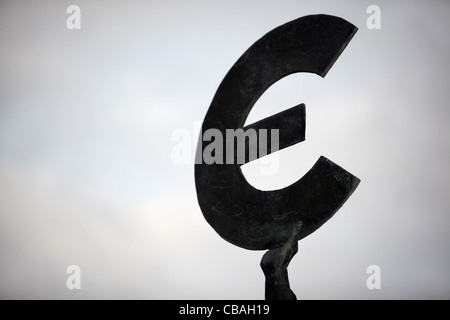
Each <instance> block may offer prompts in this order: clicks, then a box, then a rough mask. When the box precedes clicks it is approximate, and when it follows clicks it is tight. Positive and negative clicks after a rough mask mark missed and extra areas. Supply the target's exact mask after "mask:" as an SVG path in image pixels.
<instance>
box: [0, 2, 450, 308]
mask: <svg viewBox="0 0 450 320" xmlns="http://www.w3.org/2000/svg"><path fill="white" fill-rule="evenodd" d="M71 4H76V5H79V6H80V8H81V30H68V29H67V27H66V19H67V18H68V16H69V15H68V14H67V13H66V8H67V7H68V6H69V5H71ZM371 4H376V5H378V6H379V7H380V8H381V29H380V30H369V29H367V27H366V20H367V18H368V17H369V14H367V13H366V9H367V7H368V6H369V5H371ZM317 13H324V14H331V15H336V16H340V17H342V18H344V19H346V20H348V21H349V22H351V23H353V24H355V25H356V26H357V27H358V28H359V31H358V32H357V34H356V35H355V37H354V38H353V40H352V41H351V42H350V44H349V45H348V47H347V48H346V50H345V51H344V52H343V54H342V55H341V57H340V58H339V59H338V61H337V62H336V64H335V65H334V66H333V68H332V69H331V70H330V72H329V73H328V75H327V76H326V77H325V78H324V79H322V78H320V77H318V76H315V75H308V74H296V75H292V76H289V77H287V78H285V79H283V80H281V81H280V82H279V83H277V84H275V85H274V86H273V87H271V88H270V89H269V90H268V91H267V92H266V93H265V94H264V96H263V97H262V98H261V99H260V101H258V102H257V104H256V105H255V107H254V109H253V111H252V113H251V114H250V116H249V119H248V123H251V122H253V121H256V120H258V119H260V118H262V117H265V116H269V115H271V114H274V113H276V112H278V111H281V110H284V109H286V108H289V107H291V106H293V105H295V104H298V103H301V102H304V103H305V104H306V110H307V120H306V124H307V132H306V141H305V142H303V143H301V144H298V145H295V146H293V147H290V148H288V149H286V150H283V151H281V152H280V163H279V165H280V166H279V171H278V172H277V174H275V175H272V176H262V175H260V174H259V169H260V167H261V166H262V164H261V163H259V162H255V163H251V164H248V165H246V166H245V167H244V168H243V171H244V174H245V175H246V177H247V179H248V180H249V182H251V183H252V184H253V185H254V186H255V187H258V188H261V189H274V188H281V187H285V186H287V185H289V184H290V183H293V182H295V181H296V180H297V179H299V178H300V177H301V176H303V174H305V173H306V172H307V171H308V170H309V169H310V168H311V167H312V165H313V164H314V162H315V161H316V160H317V159H318V158H319V156H321V155H324V156H326V157H328V158H329V159H331V160H332V161H333V162H335V163H336V164H338V165H340V166H342V167H343V168H345V169H346V170H348V171H350V172H351V173H353V174H354V175H356V176H357V177H358V178H360V179H361V180H362V182H361V184H360V185H359V187H358V188H357V190H356V191H355V193H354V194H353V195H352V197H351V198H350V199H349V200H348V201H347V203H346V204H345V205H344V206H343V207H342V209H341V210H340V211H338V213H337V214H336V215H335V216H334V217H333V218H332V219H331V220H329V221H328V222H327V223H326V224H325V225H324V226H323V227H322V228H320V229H319V230H318V231H316V232H315V233H313V234H312V235H310V236H309V237H307V238H306V239H304V240H302V241H300V242H299V252H298V254H297V255H296V256H295V257H294V258H293V260H292V262H291V264H290V266H289V279H290V283H291V288H292V289H293V291H294V292H295V293H296V295H297V297H298V298H299V299H316V298H319V299H383V298H384V299H417V298H425V299H432V298H438V299H449V298H450V276H449V272H448V271H449V270H450V253H449V249H448V247H449V244H450V236H449V233H448V231H449V222H450V218H449V207H450V199H449V190H450V180H449V178H450V171H449V168H448V167H449V163H450V144H449V137H450V135H449V134H450V132H449V131H450V129H449V126H448V123H449V119H450V111H449V106H448V102H449V101H450V93H449V89H448V88H449V82H450V79H449V77H450V76H449V75H450V66H449V63H448V58H449V56H450V40H449V38H448V30H449V29H450V22H449V17H450V3H449V2H448V1H427V2H424V1H395V2H394V1H376V2H369V1H279V0H277V1H263V2H262V1H245V2H244V1H199V0H196V1H95V2H94V1H81V0H77V1H1V2H0V46H1V47H0V49H1V50H0V298H3V299H18V298H25V299H26V298H39V299H50V298H57V299H79V298H86V299H117V298H124V299H128V298H130V299H263V298H264V276H263V273H262V271H261V269H260V267H259V262H260V259H261V257H262V255H263V253H264V252H262V251H248V250H244V249H241V248H238V247H235V246H233V245H231V244H229V243H227V242H225V241H224V240H222V239H221V238H220V237H219V236H218V235H217V234H216V233H215V232H214V230H213V229H212V228H211V227H210V226H209V225H208V224H207V223H206V221H205V220H204V218H203V216H202V213H201V211H200V208H199V207H198V205H197V200H196V194H195V187H194V176H193V172H194V169H193V164H181V165H175V164H174V163H173V161H172V159H171V151H172V149H173V147H174V146H175V145H176V144H177V143H176V142H174V141H172V139H171V137H172V134H173V132H174V131H175V130H178V129H185V130H188V131H189V132H190V133H191V135H192V150H191V151H192V153H193V152H194V147H195V146H194V145H195V141H196V139H197V135H198V132H195V131H194V124H195V122H196V121H202V120H203V117H204V115H205V114H206V111H207V109H208V107H209V103H210V102H211V100H212V98H213V96H214V93H215V91H216V89H217V87H218V86H219V84H220V82H221V81H222V79H223V77H224V76H225V74H226V73H227V72H228V70H229V69H230V68H231V66H232V65H233V64H234V62H235V61H236V60H237V59H238V58H239V57H240V55H241V54H242V53H244V51H245V50H246V49H247V48H248V47H249V46H251V45H252V44H253V43H254V42H255V41H256V40H258V39H259V38H260V37H262V36H263V35H264V34H265V33H267V32H268V31H270V30H272V29H273V28H275V27H277V26H279V25H281V24H283V23H286V22H288V21H291V20H293V19H296V18H298V17H301V16H305V15H308V14H317ZM73 264H74V265H78V266H80V268H81V287H82V288H81V290H68V289H67V287H66V279H67V277H68V276H69V275H68V274H67V273H66V268H67V267H68V266H69V265H73ZM369 265H378V266H380V268H381V289H380V290H368V288H367V287H366V280H367V278H368V276H369V275H368V274H367V273H366V268H367V267H368V266H369Z"/></svg>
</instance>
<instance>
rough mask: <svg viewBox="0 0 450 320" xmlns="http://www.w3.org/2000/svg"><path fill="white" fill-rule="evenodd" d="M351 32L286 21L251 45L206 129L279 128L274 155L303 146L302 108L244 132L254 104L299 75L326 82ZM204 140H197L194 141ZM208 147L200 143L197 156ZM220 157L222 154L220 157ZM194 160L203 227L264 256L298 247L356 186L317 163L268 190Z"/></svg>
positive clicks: (313, 20) (327, 23) (318, 22)
mask: <svg viewBox="0 0 450 320" xmlns="http://www.w3.org/2000/svg"><path fill="white" fill-rule="evenodd" d="M356 31H357V28H356V27H355V26H354V25H352V24H351V23H349V22H347V21H345V20H343V19H341V18H338V17H334V16H329V15H311V16H305V17H301V18H298V19H296V20H294V21H291V22H288V23H286V24H284V25H282V26H280V27H278V28H276V29H274V30H272V31H270V32H269V33H267V34H266V35H265V36H263V37H262V38H261V39H259V40H258V41H257V42H256V43H254V44H253V45H252V46H251V47H250V48H249V49H248V50H247V51H246V52H245V53H244V54H243V55H242V56H241V57H240V58H239V60H238V61H237V62H236V63H235V64H234V65H233V67H232V68H231V69H230V71H229V72H228V73H227V75H226V76H225V78H224V79H223V81H222V83H221V84H220V86H219V88H218V90H217V92H216V94H215V96H214V99H213V101H212V103H211V105H210V107H209V109H208V112H207V114H206V116H205V119H204V122H203V125H202V133H204V132H205V131H207V130H208V129H216V130H220V132H221V133H222V135H223V137H225V136H226V130H227V129H234V130H236V129H244V130H247V129H249V128H256V129H259V128H265V129H268V130H270V129H274V128H276V129H279V148H280V149H282V148H285V147H288V146H291V145H293V144H295V143H298V142H301V141H303V140H304V139H305V105H304V104H301V105H299V106H296V107H293V108H291V109H288V110H286V111H284V112H281V113H279V114H276V115H274V116H272V117H269V118H267V119H264V120H262V121H259V122H257V123H255V124H253V125H250V126H247V127H245V128H244V123H245V120H246V118H247V116H248V114H249V113H250V111H251V109H252V107H253V106H254V104H255V103H256V101H257V100H258V99H259V97H260V96H261V95H262V94H263V93H264V91H266V90H267V89H268V88H269V87H270V86H271V85H272V84H274V83H275V82H277V81H278V80H280V79H282V78H283V77H285V76H287V75H290V74H292V73H297V72H308V73H315V74H317V75H319V76H321V77H325V75H326V74H327V72H328V71H329V70H330V68H331V67H332V65H333V64H334V62H335V61H336V60H337V59H338V57H339V55H340V54H341V53H342V51H343V50H344V49H345V47H346V45H347V44H348V43H349V41H350V40H351V38H352V37H353V35H354V34H355V33H356ZM201 136H202V134H201V135H200V137H201ZM207 145H208V142H205V141H203V139H200V140H199V143H198V146H197V155H200V156H202V155H203V151H204V150H205V147H207ZM224 156H225V155H224ZM197 160H199V159H196V164H195V183H196V190H197V197H198V202H199V205H200V208H201V210H202V212H203V215H204V217H205V219H206V220H207V222H208V223H209V224H210V225H211V226H212V227H213V228H214V230H216V232H217V233H218V234H219V235H220V236H221V237H222V238H223V239H225V240H227V241H229V242H231V243H233V244H235V245H237V246H239V247H242V248H246V249H252V250H264V249H271V248H276V247H280V246H283V245H284V244H286V243H287V242H288V241H289V239H290V238H291V239H292V234H293V233H292V229H293V227H294V226H298V225H300V226H301V229H299V232H298V233H296V234H295V239H294V240H295V241H298V240H300V239H302V238H304V237H306V236H308V235H309V234H311V233H312V232H314V231H315V230H317V229H318V228H319V227H320V226H321V225H323V224H324V223H325V222H326V221H327V220H328V219H330V218H331V217H332V216H333V215H334V214H335V213H336V212H337V210H339V208H340V207H341V206H342V205H343V204H344V203H345V201H346V200H347V199H348V198H349V197H350V195H351V194H352V193H353V191H354V190H355V189H356V187H357V186H358V183H359V181H360V180H359V179H358V178H356V177H355V176H353V175H352V174H350V173H349V172H347V171H346V170H344V169H343V168H341V167H339V166H338V165H336V164H335V163H333V162H332V161H330V160H329V159H327V158H325V157H323V156H322V157H320V158H319V159H318V160H317V162H316V163H315V164H314V166H313V167H312V168H311V169H310V170H309V171H308V172H307V173H306V174H305V175H304V176H303V177H302V178H301V179H299V180H298V181H297V182H295V183H293V184H292V185H290V186H288V187H286V188H283V189H279V190H273V191H262V190H258V189H256V188H254V187H253V186H251V185H250V184H249V183H248V182H247V181H246V179H245V177H244V176H243V174H242V172H241V169H240V165H241V164H239V163H236V161H234V163H232V164H227V163H225V162H223V163H220V164H219V163H212V164H207V163H205V162H204V161H202V160H201V159H200V160H199V161H197Z"/></svg>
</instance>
